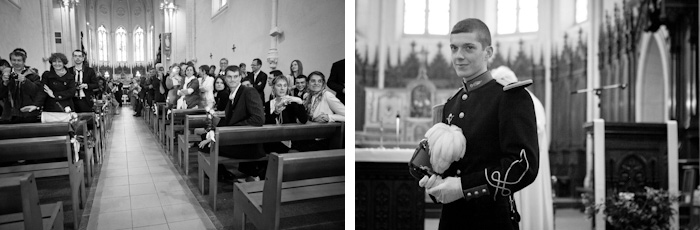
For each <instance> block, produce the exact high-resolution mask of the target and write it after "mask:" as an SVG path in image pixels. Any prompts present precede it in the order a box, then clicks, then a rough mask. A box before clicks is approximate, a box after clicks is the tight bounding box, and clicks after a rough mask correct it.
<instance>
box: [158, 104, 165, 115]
mask: <svg viewBox="0 0 700 230" xmlns="http://www.w3.org/2000/svg"><path fill="white" fill-rule="evenodd" d="M163 114H165V102H157V103H156V115H157V116H158V117H160V118H162V117H163Z"/></svg>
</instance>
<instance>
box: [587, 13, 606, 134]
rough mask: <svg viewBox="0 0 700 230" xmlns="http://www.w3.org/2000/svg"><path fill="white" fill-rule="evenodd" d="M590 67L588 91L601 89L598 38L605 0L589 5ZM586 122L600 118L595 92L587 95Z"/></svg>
mask: <svg viewBox="0 0 700 230" xmlns="http://www.w3.org/2000/svg"><path fill="white" fill-rule="evenodd" d="M588 14H589V15H588V26H590V27H589V28H590V32H589V33H588V39H587V40H588V60H589V61H588V62H587V63H588V64H587V65H588V67H587V71H586V72H588V76H587V87H586V88H588V89H593V88H598V87H600V71H599V70H598V63H599V61H600V60H599V59H598V53H599V52H600V47H598V38H599V37H600V27H601V25H602V24H601V19H602V18H603V0H597V1H591V2H590V4H589V5H588ZM586 98H587V100H586V104H587V105H586V111H587V113H586V122H591V121H593V120H594V119H597V118H599V117H600V107H598V105H599V104H600V98H599V97H598V96H596V95H595V91H593V90H588V93H587V94H586Z"/></svg>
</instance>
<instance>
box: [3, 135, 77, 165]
mask: <svg viewBox="0 0 700 230" xmlns="http://www.w3.org/2000/svg"><path fill="white" fill-rule="evenodd" d="M70 153H71V146H70V137H69V136H68V135H67V134H65V135H63V136H50V137H33V138H21V139H8V140H0V162H15V161H18V160H40V159H54V158H65V157H68V159H69V160H70V162H73V161H72V160H73V159H72V158H73V154H70Z"/></svg>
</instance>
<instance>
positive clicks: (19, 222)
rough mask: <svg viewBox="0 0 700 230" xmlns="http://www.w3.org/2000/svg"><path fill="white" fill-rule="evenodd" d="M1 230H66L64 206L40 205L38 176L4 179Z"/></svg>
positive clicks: (0, 192) (1, 184) (0, 182)
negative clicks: (37, 187) (64, 228)
mask: <svg viewBox="0 0 700 230" xmlns="http://www.w3.org/2000/svg"><path fill="white" fill-rule="evenodd" d="M0 229H27V230H41V229H46V230H50V229H63V202H61V201H58V202H56V203H51V204H44V205H39V194H38V192H37V189H36V180H35V179H34V174H31V173H23V174H20V175H16V176H10V177H0Z"/></svg>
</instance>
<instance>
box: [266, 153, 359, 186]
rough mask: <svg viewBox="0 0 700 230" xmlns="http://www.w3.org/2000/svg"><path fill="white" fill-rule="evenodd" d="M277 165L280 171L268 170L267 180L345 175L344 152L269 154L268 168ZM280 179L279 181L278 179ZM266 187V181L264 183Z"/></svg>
mask: <svg viewBox="0 0 700 230" xmlns="http://www.w3.org/2000/svg"><path fill="white" fill-rule="evenodd" d="M272 165H277V167H278V168H279V169H281V170H279V171H278V172H275V170H269V169H268V172H272V174H273V175H270V174H268V175H265V176H266V179H267V180H270V181H274V180H276V181H278V182H287V181H297V180H306V179H313V178H321V177H333V176H344V175H345V150H343V149H334V150H324V151H313V152H298V153H284V154H277V153H273V154H270V156H269V159H268V167H269V166H272ZM279 178H281V180H280V179H279ZM266 186H267V181H266Z"/></svg>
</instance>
